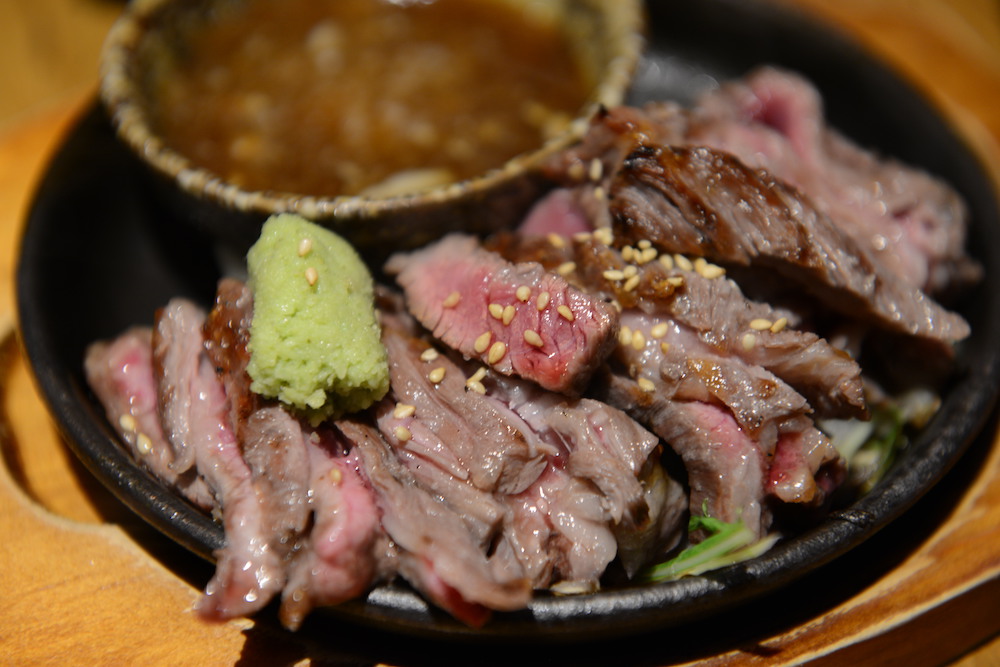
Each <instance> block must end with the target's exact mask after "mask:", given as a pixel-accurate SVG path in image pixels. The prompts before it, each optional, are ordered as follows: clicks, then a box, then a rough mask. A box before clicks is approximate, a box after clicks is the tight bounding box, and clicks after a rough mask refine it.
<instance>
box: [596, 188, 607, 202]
mask: <svg viewBox="0 0 1000 667" xmlns="http://www.w3.org/2000/svg"><path fill="white" fill-rule="evenodd" d="M606 196H607V193H605V192H604V188H602V187H596V188H594V199H596V200H597V201H604V198H605V197H606Z"/></svg>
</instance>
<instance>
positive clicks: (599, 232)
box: [594, 227, 615, 245]
mask: <svg viewBox="0 0 1000 667" xmlns="http://www.w3.org/2000/svg"><path fill="white" fill-rule="evenodd" d="M594 238H595V239H597V242H598V243H603V244H604V245H611V243H612V241H614V240H615V238H614V234H613V233H612V232H611V228H610V227H598V228H597V229H595V230H594Z"/></svg>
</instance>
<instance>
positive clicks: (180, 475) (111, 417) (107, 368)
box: [84, 327, 215, 509]
mask: <svg viewBox="0 0 1000 667" xmlns="http://www.w3.org/2000/svg"><path fill="white" fill-rule="evenodd" d="M151 340H152V331H151V330H150V329H149V328H145V327H134V328H132V329H129V330H128V331H126V332H125V333H123V334H121V335H120V336H119V337H118V338H116V339H114V340H111V341H100V342H96V343H93V344H91V345H90V346H89V347H88V348H87V353H86V358H85V360H84V370H85V373H86V376H87V382H88V384H89V385H90V387H91V389H92V390H93V391H94V393H95V394H96V395H97V398H98V400H99V401H100V402H101V405H102V406H104V410H105V413H106V414H107V418H108V422H109V423H110V424H111V426H112V428H114V429H115V430H116V431H117V432H118V434H119V435H120V436H121V439H122V441H123V442H125V444H126V445H128V448H129V451H130V453H131V454H132V456H133V457H134V458H135V460H136V462H138V463H139V465H141V466H142V467H144V468H145V469H147V470H149V472H151V473H152V474H153V475H155V476H156V477H157V478H158V479H159V480H161V481H162V482H163V483H164V484H167V485H169V486H171V487H173V488H176V489H177V490H178V491H179V492H180V493H182V494H183V495H184V497H185V498H187V499H188V500H190V501H191V502H192V503H194V504H195V505H197V506H199V507H201V508H203V509H210V508H212V506H213V505H214V503H215V501H214V499H213V497H212V493H211V491H210V490H209V488H208V487H207V486H206V484H205V481H204V480H203V479H202V478H201V477H200V476H199V475H198V474H196V473H195V471H193V470H191V469H190V466H187V467H185V468H184V470H183V471H182V472H178V470H177V468H175V467H174V465H173V463H174V460H175V458H174V457H175V453H174V448H173V447H172V446H171V445H170V443H169V442H168V441H167V438H166V436H165V435H164V433H163V427H162V425H161V422H160V417H159V412H158V408H159V404H158V396H157V393H158V392H157V385H156V377H155V374H154V371H153V355H152V349H151Z"/></svg>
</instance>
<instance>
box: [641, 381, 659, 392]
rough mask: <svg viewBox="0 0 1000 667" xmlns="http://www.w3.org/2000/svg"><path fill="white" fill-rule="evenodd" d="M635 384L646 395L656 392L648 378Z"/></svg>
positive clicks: (654, 386)
mask: <svg viewBox="0 0 1000 667" xmlns="http://www.w3.org/2000/svg"><path fill="white" fill-rule="evenodd" d="M637 383H638V385H639V389H642V390H643V391H644V392H646V393H649V392H651V391H656V385H655V384H653V381H652V380H650V379H649V378H639V379H638V380H637Z"/></svg>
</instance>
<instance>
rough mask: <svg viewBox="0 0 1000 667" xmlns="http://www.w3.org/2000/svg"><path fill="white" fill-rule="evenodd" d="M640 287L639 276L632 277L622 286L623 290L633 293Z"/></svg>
mask: <svg viewBox="0 0 1000 667" xmlns="http://www.w3.org/2000/svg"><path fill="white" fill-rule="evenodd" d="M638 286H639V276H632V277H630V278H629V279H628V280H626V281H625V284H624V285H622V289H623V290H625V291H626V292H631V291H632V290H634V289H635V288H636V287H638Z"/></svg>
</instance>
